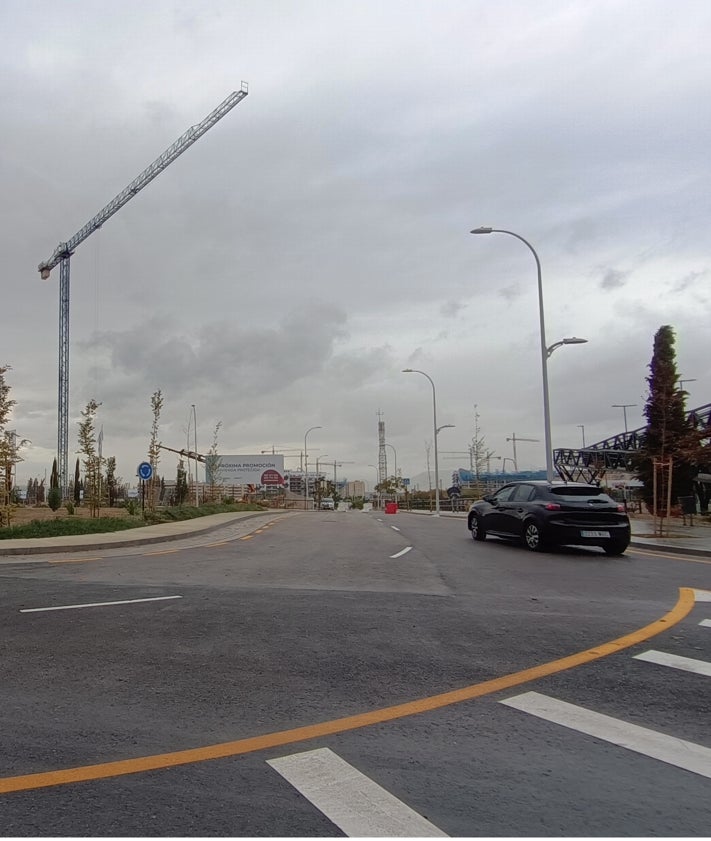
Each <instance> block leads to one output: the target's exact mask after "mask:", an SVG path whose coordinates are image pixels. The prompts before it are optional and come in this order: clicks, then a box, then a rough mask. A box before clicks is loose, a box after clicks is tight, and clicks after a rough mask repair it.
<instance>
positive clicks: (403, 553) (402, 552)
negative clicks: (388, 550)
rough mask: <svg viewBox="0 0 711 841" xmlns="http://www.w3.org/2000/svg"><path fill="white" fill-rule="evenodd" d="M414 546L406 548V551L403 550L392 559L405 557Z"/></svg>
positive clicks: (392, 556)
mask: <svg viewBox="0 0 711 841" xmlns="http://www.w3.org/2000/svg"><path fill="white" fill-rule="evenodd" d="M410 549H412V546H406V547H405V548H404V549H401V550H400V551H399V552H396V553H395V554H394V555H391V556H390V557H391V558H401V557H402V556H403V555H406V554H407V553H408V552H409V551H410Z"/></svg>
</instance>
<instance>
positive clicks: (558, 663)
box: [0, 587, 695, 794]
mask: <svg viewBox="0 0 711 841" xmlns="http://www.w3.org/2000/svg"><path fill="white" fill-rule="evenodd" d="M694 601H695V594H694V590H692V589H691V588H690V587H680V588H679V599H678V600H677V603H676V604H675V605H674V607H673V608H672V609H671V610H670V611H669V612H668V613H666V614H664V616H662V617H661V618H660V619H657V620H655V621H654V622H652V623H651V624H649V625H645V627H643V628H640V629H639V630H637V631H633V632H632V633H630V634H625V636H622V637H618V638H617V639H614V640H612V641H611V642H607V643H603V644H602V645H598V646H595V648H588V649H587V650H586V651H580V652H578V653H577V654H571V655H569V656H567V657H562V658H560V659H559V660H552V661H550V662H549V663H543V664H542V665H540V666H533V667H532V668H530V669H524V670H523V671H520V672H514V673H513V674H510V675H504V676H503V677H498V678H493V679H492V680H485V681H484V682H483V683H475V684H473V685H472V686H465V687H464V688H462V689H455V690H453V691H451V692H443V693H441V694H439V695H431V696H429V697H427V698H420V699H418V700H416V701H408V702H406V703H404V704H396V705H395V706H392V707H384V708H382V709H378V710H371V711H370V712H366V713H360V714H357V715H350V716H346V717H345V718H336V719H333V720H332V721H323V722H320V723H318V724H310V725H306V726H305V727H297V728H295V729H293V730H279V731H277V732H275V733H266V734H264V735H262V736H252V737H250V738H247V739H238V740H237V741H233V742H222V743H221V744H216V745H207V746H205V747H201V748H191V749H188V750H179V751H173V752H172V753H160V754H155V755H153V756H141V757H136V758H135V759H122V760H118V761H117V762H104V763H101V764H98V765H84V766H81V767H77V768H65V769H62V770H59V771H44V772H41V773H38V774H23V775H21V776H17V777H4V778H0V794H6V793H8V792H11V791H28V790H30V789H37V788H46V787H48V786H57V785H64V784H66V783H78V782H85V781H87V780H101V779H106V778H107V777H118V776H123V775H126V774H137V773H140V772H142V771H154V770H157V769H160V768H173V767H175V766H177V765H187V764H190V763H192V762H204V761H205V760H208V759H222V758H224V757H228V756H240V755H243V754H246V753H253V752H255V751H260V750H266V749H267V748H274V747H283V746H284V745H289V744H293V743H294V742H304V741H307V740H309V739H316V738H319V737H322V736H331V735H333V734H335V733H344V732H346V731H348V730H357V729H358V728H361V727H369V726H371V725H373V724H382V723H383V722H385V721H394V720H395V719H398V718H405V717H407V716H410V715H417V714H418V713H423V712H430V711H432V710H436V709H439V708H441V707H446V706H449V705H451V704H458V703H461V702H462V701H471V700H472V699H473V698H480V697H481V696H483V695H490V694H492V693H493V692H500V691H501V690H502V689H510V688H511V687H513V686H519V685H520V684H522V683H528V682H529V681H532V680H538V679H540V678H542V677H547V676H548V675H552V674H556V673H558V672H562V671H565V670H567V669H572V668H574V667H575V666H581V665H583V664H584V663H590V662H592V661H593V660H599V659H600V658H602V657H607V656H608V655H609V654H615V653H616V652H618V651H621V650H622V649H624V648H629V647H630V646H632V645H636V644H637V643H640V642H644V641H645V640H648V639H650V637H653V636H656V635H657V634H660V633H662V631H666V630H668V629H669V628H671V627H672V626H673V625H676V624H677V623H678V622H681V620H682V619H684V618H685V617H686V616H688V614H689V613H690V612H691V610H692V608H693V607H694Z"/></svg>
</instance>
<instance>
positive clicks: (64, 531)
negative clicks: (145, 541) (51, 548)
mask: <svg viewBox="0 0 711 841" xmlns="http://www.w3.org/2000/svg"><path fill="white" fill-rule="evenodd" d="M267 510H268V509H266V508H264V506H263V505H255V504H252V503H241V502H240V503H235V504H234V505H230V504H226V503H215V504H211V505H201V506H200V507H199V508H196V507H194V506H190V505H181V506H180V507H177V508H161V509H159V510H158V511H156V512H155V513H150V512H148V511H146V512H145V518H144V517H142V516H141V515H140V514H138V515H136V516H130V515H127V516H126V517H96V518H94V519H91V518H89V517H87V518H82V519H77V518H76V517H61V516H57V517H56V518H55V519H52V520H32V521H31V522H29V523H25V524H23V525H21V526H10V527H9V528H0V540H15V539H18V538H19V539H21V540H22V539H28V538H34V537H63V536H65V535H75V534H106V533H107V532H114V531H125V530H126V529H136V528H140V527H141V526H152V525H157V524H159V523H173V522H177V521H178V520H193V519H195V518H196V517H207V516H209V515H210V514H226V513H235V512H237V511H267Z"/></svg>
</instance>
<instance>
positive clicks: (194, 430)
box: [191, 403, 200, 507]
mask: <svg viewBox="0 0 711 841" xmlns="http://www.w3.org/2000/svg"><path fill="white" fill-rule="evenodd" d="M191 405H192V409H193V440H194V441H195V505H196V506H198V507H199V506H200V499H199V496H198V460H197V452H198V448H197V410H196V409H195V404H194V403H192V404H191Z"/></svg>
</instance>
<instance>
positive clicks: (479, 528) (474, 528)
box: [469, 516, 486, 540]
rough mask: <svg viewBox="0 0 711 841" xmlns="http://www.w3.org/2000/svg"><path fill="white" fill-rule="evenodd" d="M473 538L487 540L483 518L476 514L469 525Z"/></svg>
mask: <svg viewBox="0 0 711 841" xmlns="http://www.w3.org/2000/svg"><path fill="white" fill-rule="evenodd" d="M469 528H470V530H471V533H472V538H473V539H474V540H486V531H485V530H484V526H483V525H482V523H481V520H480V519H479V518H478V517H476V516H474V517H472V521H471V525H470V526H469Z"/></svg>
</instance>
